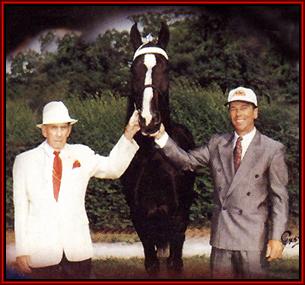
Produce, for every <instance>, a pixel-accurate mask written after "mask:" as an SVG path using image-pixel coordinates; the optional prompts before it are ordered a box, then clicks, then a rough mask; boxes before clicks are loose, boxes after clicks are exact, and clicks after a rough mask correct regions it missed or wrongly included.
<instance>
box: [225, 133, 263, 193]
mask: <svg viewBox="0 0 305 285" xmlns="http://www.w3.org/2000/svg"><path fill="white" fill-rule="evenodd" d="M260 152H261V134H260V132H259V131H258V130H256V134H255V136H254V138H253V140H252V142H251V143H250V145H249V147H248V149H247V151H246V153H245V155H244V157H243V159H242V161H241V163H240V166H239V168H238V170H237V172H236V173H235V175H234V171H233V176H232V177H233V180H232V184H231V186H230V187H229V189H228V192H227V194H226V196H227V197H228V196H230V195H231V193H232V192H233V191H234V189H235V188H236V186H237V185H238V184H239V182H240V180H241V179H243V178H244V177H248V176H249V171H250V170H251V168H252V167H253V165H254V164H255V162H256V161H257V158H258V157H259V154H260ZM231 159H232V160H233V153H232V154H231Z"/></svg>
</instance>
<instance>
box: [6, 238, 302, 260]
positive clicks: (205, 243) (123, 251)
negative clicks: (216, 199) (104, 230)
mask: <svg viewBox="0 0 305 285" xmlns="http://www.w3.org/2000/svg"><path fill="white" fill-rule="evenodd" d="M93 248H94V259H107V258H111V257H116V258H131V257H140V258H142V257H144V254H143V247H142V244H141V243H140V242H135V243H126V242H115V243H94V244H93ZM210 252H211V246H210V245H209V238H208V237H198V238H197V237H192V238H187V239H186V241H185V243H184V247H183V256H184V257H190V256H194V255H206V256H209V255H210ZM283 255H284V258H290V257H297V256H299V246H295V247H294V248H291V247H289V246H287V247H286V248H285V250H284V253H283ZM15 256H16V253H15V246H14V244H8V245H7V246H6V263H7V264H10V263H11V262H13V261H14V260H15Z"/></svg>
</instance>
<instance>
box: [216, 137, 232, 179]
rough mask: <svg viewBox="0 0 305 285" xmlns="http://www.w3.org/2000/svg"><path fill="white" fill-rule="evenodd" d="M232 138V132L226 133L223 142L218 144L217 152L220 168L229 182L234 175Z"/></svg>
mask: <svg viewBox="0 0 305 285" xmlns="http://www.w3.org/2000/svg"><path fill="white" fill-rule="evenodd" d="M233 138H234V133H232V134H228V136H227V137H226V138H225V141H224V143H223V144H219V145H218V152H219V156H220V160H221V163H222V169H223V171H224V175H225V177H226V179H227V181H228V183H229V184H230V183H231V181H232V177H233V176H234V164H233Z"/></svg>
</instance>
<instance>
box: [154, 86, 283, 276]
mask: <svg viewBox="0 0 305 285" xmlns="http://www.w3.org/2000/svg"><path fill="white" fill-rule="evenodd" d="M226 104H227V105H228V106H229V108H228V110H229V116H230V119H231V122H232V126H233V127H234V132H232V133H226V134H217V135H214V136H212V138H211V139H210V141H209V142H208V144H207V145H203V146H200V147H198V148H196V149H194V150H191V151H189V152H185V151H184V150H182V149H181V148H179V147H178V146H177V145H176V144H175V142H174V141H173V140H172V139H171V138H170V137H169V136H168V135H167V133H166V132H165V130H164V127H163V126H161V128H160V131H159V132H158V133H156V134H155V135H154V136H155V141H156V143H157V144H158V145H159V147H160V148H162V150H163V152H164V154H165V155H166V156H167V157H168V158H169V159H170V160H171V161H172V162H174V163H175V164H176V165H177V167H179V168H180V169H183V170H188V171H195V169H196V168H198V167H201V166H203V165H208V166H209V167H210V170H211V174H212V175H213V181H214V195H213V197H214V205H213V206H214V209H213V217H212V221H211V227H212V229H211V240H210V243H211V245H212V252H211V259H210V260H211V273H212V277H213V278H261V277H264V276H265V265H266V259H267V260H268V261H271V260H275V259H278V258H281V256H282V251H283V245H282V243H281V236H282V234H283V233H284V232H285V230H286V229H287V228H286V227H287V221H288V193H287V188H286V185H287V182H288V172H287V166H286V163H285V151H284V149H285V148H284V146H283V145H282V144H281V143H279V142H277V141H274V140H273V139H271V138H269V137H267V136H265V135H263V134H262V133H260V132H259V131H258V130H257V129H256V128H255V125H254V121H255V119H256V118H257V116H258V107H257V98H256V95H255V93H254V92H253V90H251V89H249V88H244V87H238V88H236V89H233V90H231V91H230V92H229V96H228V102H227V103H226ZM268 224H270V228H269V229H268Z"/></svg>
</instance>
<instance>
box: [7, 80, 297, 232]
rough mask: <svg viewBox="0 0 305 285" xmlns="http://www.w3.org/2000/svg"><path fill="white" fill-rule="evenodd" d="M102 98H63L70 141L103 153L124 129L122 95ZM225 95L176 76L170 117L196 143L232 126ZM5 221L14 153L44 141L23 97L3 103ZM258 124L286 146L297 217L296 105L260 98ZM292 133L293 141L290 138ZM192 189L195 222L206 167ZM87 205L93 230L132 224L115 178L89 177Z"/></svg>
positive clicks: (205, 197) (201, 207) (202, 213)
mask: <svg viewBox="0 0 305 285" xmlns="http://www.w3.org/2000/svg"><path fill="white" fill-rule="evenodd" d="M103 95H104V96H103V97H102V98H103V99H102V100H101V99H90V100H84V101H81V100H79V99H68V100H64V102H65V104H66V105H67V107H68V108H69V110H70V114H71V117H74V118H77V119H78V120H79V122H78V123H77V124H75V125H74V127H73V131H72V134H71V138H70V139H69V142H70V143H82V144H86V145H88V146H89V147H91V148H92V149H94V150H95V151H96V152H98V153H99V154H102V155H108V153H109V151H110V150H111V148H112V147H113V145H114V144H115V143H116V142H117V140H118V139H119V137H120V136H121V134H122V133H123V129H124V121H125V114H126V98H116V97H114V96H112V95H111V94H109V93H108V94H103ZM225 100H226V95H223V94H222V92H221V90H220V89H219V88H218V87H217V86H211V87H210V88H208V89H203V88H201V87H199V85H197V84H195V83H193V82H189V81H187V80H179V81H174V82H173V83H172V85H171V98H170V103H171V110H172V111H171V112H172V118H173V119H174V120H175V121H177V122H180V123H183V124H185V125H186V126H187V127H188V128H189V129H190V130H191V131H192V133H193V136H194V139H195V142H196V144H197V145H200V144H203V143H206V142H207V141H208V140H209V138H210V137H211V135H212V134H214V133H221V132H225V131H229V130H231V126H230V122H229V119H228V112H227V110H226V107H224V105H223V104H224V102H225ZM6 111H7V112H6V122H7V125H6V128H7V136H6V161H7V164H6V166H7V169H6V191H7V192H6V226H7V228H11V227H13V204H12V178H11V170H12V164H13V160H14V158H15V156H16V155H17V154H18V153H20V152H22V151H24V150H26V149H30V148H32V147H34V146H36V145H38V144H39V143H40V142H41V141H42V136H41V134H40V130H39V129H38V128H36V127H35V124H36V123H38V122H40V120H41V118H40V115H38V114H37V113H35V112H32V110H31V109H30V108H29V107H28V105H27V104H26V102H23V101H10V100H9V99H8V101H7V104H6ZM259 117H260V119H259V120H258V121H257V126H258V129H260V130H261V131H262V132H264V133H266V134H268V135H270V136H271V137H273V138H275V139H278V140H280V141H282V142H283V143H284V144H285V145H286V146H287V163H288V165H289V170H290V184H289V191H290V197H291V200H290V202H291V214H292V215H293V216H298V213H299V203H298V201H299V200H298V197H299V196H298V192H299V191H298V181H299V178H298V177H299V176H298V173H299V172H298V169H299V160H298V159H299V154H298V114H296V113H295V108H293V107H289V108H287V107H286V106H285V107H284V106H283V104H281V103H280V102H279V103H276V102H272V104H271V105H269V104H268V103H267V102H266V101H264V100H261V101H260V108H259ZM292 138H293V140H292ZM195 191H196V193H197V194H198V197H197V199H196V200H195V201H194V203H193V205H192V208H191V215H190V220H191V224H192V225H194V226H202V225H204V224H207V223H208V222H209V219H210V216H211V207H212V191H213V185H212V180H211V177H210V174H209V170H208V169H207V168H204V169H202V170H200V171H199V172H198V176H197V178H196V184H195ZM86 208H87V212H88V216H89V220H90V224H91V228H92V229H94V230H101V229H107V228H113V229H124V228H126V227H129V226H131V221H130V218H129V209H128V206H127V204H126V202H125V199H124V196H123V194H122V192H121V185H120V182H119V180H115V181H112V180H111V181H110V180H100V179H95V178H92V179H91V180H90V183H89V186H88V192H87V196H86Z"/></svg>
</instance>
